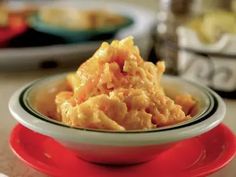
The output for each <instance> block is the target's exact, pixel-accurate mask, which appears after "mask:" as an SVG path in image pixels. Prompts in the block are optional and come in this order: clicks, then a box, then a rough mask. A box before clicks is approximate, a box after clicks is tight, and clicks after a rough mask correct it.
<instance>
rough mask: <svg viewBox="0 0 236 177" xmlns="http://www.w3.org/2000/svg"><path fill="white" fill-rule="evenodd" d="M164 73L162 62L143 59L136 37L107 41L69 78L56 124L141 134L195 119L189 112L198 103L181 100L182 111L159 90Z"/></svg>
mask: <svg viewBox="0 0 236 177" xmlns="http://www.w3.org/2000/svg"><path fill="white" fill-rule="evenodd" d="M164 70H165V65H164V62H158V63H157V64H156V65H154V64H153V63H151V62H146V61H144V60H143V59H142V57H141V56H140V53H139V49H138V48H137V47H136V46H134V43H133V39H132V37H127V38H125V39H123V40H121V41H117V40H115V41H113V42H112V43H111V44H108V43H106V42H104V43H103V44H102V45H101V47H100V48H99V49H98V50H97V51H96V52H95V54H94V55H93V56H92V57H91V58H90V59H88V60H87V61H86V62H85V63H83V64H82V65H81V66H80V67H79V68H78V70H77V72H76V73H71V74H69V75H68V77H67V82H68V85H69V87H70V90H68V91H63V92H60V93H58V94H57V95H56V99H55V102H56V106H57V113H58V117H57V119H58V120H59V121H62V122H64V123H65V124H67V125H70V126H74V127H84V128H94V129H107V130H137V129H152V128H155V127H160V126H165V125H172V124H176V123H178V122H181V121H184V120H187V119H189V118H191V116H190V115H188V112H189V111H188V110H189V109H190V108H191V107H192V106H193V103H194V104H195V103H196V101H195V100H193V98H192V97H191V96H187V97H186V95H185V96H182V98H184V99H183V100H182V102H181V101H178V100H179V98H177V101H178V102H180V103H181V104H180V105H181V106H180V105H178V104H176V103H175V101H174V100H172V99H171V98H169V97H168V96H166V95H165V93H164V90H163V88H162V87H161V85H160V80H161V76H162V74H163V72H164ZM185 97H186V99H185ZM188 104H190V106H188ZM182 106H186V109H182ZM184 111H186V113H187V114H185V113H184Z"/></svg>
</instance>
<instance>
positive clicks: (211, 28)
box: [187, 10, 236, 43]
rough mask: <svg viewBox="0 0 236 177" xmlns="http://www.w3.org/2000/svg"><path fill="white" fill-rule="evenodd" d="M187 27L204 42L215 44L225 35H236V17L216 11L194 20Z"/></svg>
mask: <svg viewBox="0 0 236 177" xmlns="http://www.w3.org/2000/svg"><path fill="white" fill-rule="evenodd" d="M187 26H188V27H190V28H192V29H193V30H195V31H196V33H197V35H198V37H199V39H200V40H202V41H203V42H205V43H214V42H216V41H217V40H219V39H220V38H221V36H222V35H223V34H225V33H229V34H236V15H235V14H234V13H233V12H229V11H223V10H215V11H212V12H207V13H205V14H204V15H203V16H201V17H197V18H194V19H192V20H191V21H190V22H189V23H188V24H187Z"/></svg>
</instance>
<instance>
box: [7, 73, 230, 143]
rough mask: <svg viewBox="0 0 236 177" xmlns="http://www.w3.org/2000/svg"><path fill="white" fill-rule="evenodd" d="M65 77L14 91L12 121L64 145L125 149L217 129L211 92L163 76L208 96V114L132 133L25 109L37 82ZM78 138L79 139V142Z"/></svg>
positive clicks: (219, 110) (218, 103) (218, 109)
mask: <svg viewBox="0 0 236 177" xmlns="http://www.w3.org/2000/svg"><path fill="white" fill-rule="evenodd" d="M65 75H66V74H65V73H64V74H56V75H53V76H50V77H45V78H43V79H38V80H36V81H33V82H31V83H29V84H27V85H26V86H23V87H22V88H20V89H19V90H17V91H16V92H15V93H14V94H13V96H12V97H11V99H10V101H9V110H10V112H11V114H12V115H13V117H14V118H15V119H16V120H17V121H19V122H20V123H21V124H23V125H24V126H26V127H28V128H30V129H32V130H35V131H38V132H40V133H42V134H45V135H48V136H53V137H56V138H59V139H63V140H66V141H72V142H73V141H75V140H76V141H77V140H79V141H81V142H90V143H93V144H94V143H95V144H104V143H105V144H114V143H115V144H116V145H121V142H123V141H125V142H126V143H128V144H129V145H132V142H133V143H135V144H140V143H141V142H137V140H138V141H140V138H139V136H140V135H141V136H142V137H143V138H144V137H145V140H144V141H143V142H142V143H141V144H143V143H144V144H145V145H146V144H153V142H157V140H159V143H162V142H163V143H165V142H171V141H175V140H179V139H183V138H188V137H193V136H196V135H198V134H201V133H204V132H206V131H208V130H210V129H212V128H214V127H215V126H217V125H218V124H219V123H220V122H221V121H222V120H223V118H224V115H225V109H226V108H225V104H224V102H223V100H222V99H221V98H220V97H219V96H218V95H217V94H216V93H215V92H214V91H212V90H211V89H209V88H207V87H205V86H202V85H199V84H196V83H193V82H191V81H187V80H185V79H182V78H178V77H175V76H164V78H167V79H175V80H176V79H177V80H179V81H181V82H184V83H187V84H190V85H193V86H194V87H198V89H199V91H201V92H205V95H208V99H209V100H211V101H210V103H211V104H210V105H209V108H208V110H206V111H205V112H204V113H203V114H202V115H200V116H199V117H200V118H199V119H195V120H194V121H190V122H188V123H184V124H180V125H178V126H176V125H177V124H176V125H174V126H166V127H164V128H156V129H151V130H133V131H108V130H97V129H87V128H75V127H70V126H68V125H65V124H62V123H60V122H58V121H55V120H52V119H50V118H48V119H50V120H48V119H45V117H46V116H45V117H42V114H41V115H39V114H35V112H32V110H30V109H29V107H27V106H28V105H26V104H25V103H27V101H26V100H27V96H28V94H27V92H29V91H30V89H33V88H34V87H35V86H36V85H37V84H38V83H40V82H45V81H46V80H47V79H55V78H57V77H63V76H65ZM25 101H26V102H25ZM31 108H32V107H31ZM35 118H37V119H35ZM184 122H187V121H184ZM154 134H156V137H155V136H154ZM75 135H78V136H75ZM127 135H128V136H127ZM102 136H104V137H102ZM117 136H119V137H120V138H121V137H126V138H125V139H124V140H122V139H119V140H118V141H117V139H114V138H115V137H116V138H117ZM78 137H80V139H79V138H78ZM86 137H87V138H89V137H90V138H92V139H94V137H97V138H98V137H99V138H98V139H99V140H101V141H95V142H93V141H90V140H89V139H86ZM126 139H127V140H128V139H129V140H130V139H131V140H132V141H130V142H129V141H126ZM108 140H110V141H108ZM122 144H123V143H122Z"/></svg>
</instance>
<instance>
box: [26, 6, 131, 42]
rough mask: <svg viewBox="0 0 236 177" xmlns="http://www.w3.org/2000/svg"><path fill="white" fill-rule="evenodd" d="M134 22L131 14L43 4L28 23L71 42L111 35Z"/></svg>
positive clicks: (36, 28)
mask: <svg viewBox="0 0 236 177" xmlns="http://www.w3.org/2000/svg"><path fill="white" fill-rule="evenodd" d="M132 24H133V20H132V19H131V18H130V17H128V16H124V15H121V14H116V13H112V12H110V11H106V10H100V9H84V10H82V9H77V8H73V7H66V8H64V7H63V8H62V7H50V6H48V7H42V8H40V10H39V12H38V14H36V15H34V16H32V17H31V18H30V19H29V25H30V26H31V27H32V28H34V29H35V30H37V31H40V32H45V33H49V34H53V35H56V36H60V37H63V38H64V39H66V40H67V41H68V42H81V41H87V40H96V39H100V38H102V37H107V38H108V37H110V38H111V37H113V36H114V35H115V34H116V33H117V32H118V31H119V30H121V29H123V28H126V27H128V26H130V25H132Z"/></svg>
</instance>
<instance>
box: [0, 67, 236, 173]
mask: <svg viewBox="0 0 236 177" xmlns="http://www.w3.org/2000/svg"><path fill="white" fill-rule="evenodd" d="M58 72H65V70H62V69H60V70H50V71H49V70H41V71H28V72H1V71H0V112H1V114H0V115H1V118H0V135H1V140H0V176H1V173H4V174H6V175H8V176H10V177H16V176H17V177H45V175H43V174H41V173H39V172H37V171H35V170H34V169H32V168H30V167H28V166H27V165H25V164H24V163H23V162H21V161H20V160H19V159H18V158H17V157H16V156H15V155H14V154H13V153H12V152H11V150H10V148H9V145H8V138H9V135H10V132H11V130H12V128H13V127H14V126H15V125H16V121H15V120H14V119H13V118H12V116H11V115H10V113H9V111H8V100H9V98H10V96H11V95H12V93H13V92H14V91H15V90H16V89H18V88H19V87H21V86H23V85H24V84H26V83H28V82H30V81H32V80H34V79H38V78H40V77H44V76H47V75H50V74H55V73H58ZM225 102H226V104H227V114H226V118H225V119H224V123H225V124H226V125H228V126H229V127H230V128H231V129H232V130H233V131H234V132H235V133H236V100H225ZM235 166H236V158H235V159H234V160H233V161H232V162H231V163H230V164H229V165H227V166H226V167H225V168H224V169H222V170H220V171H219V172H217V173H216V174H214V175H211V177H235V176H236V169H235Z"/></svg>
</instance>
